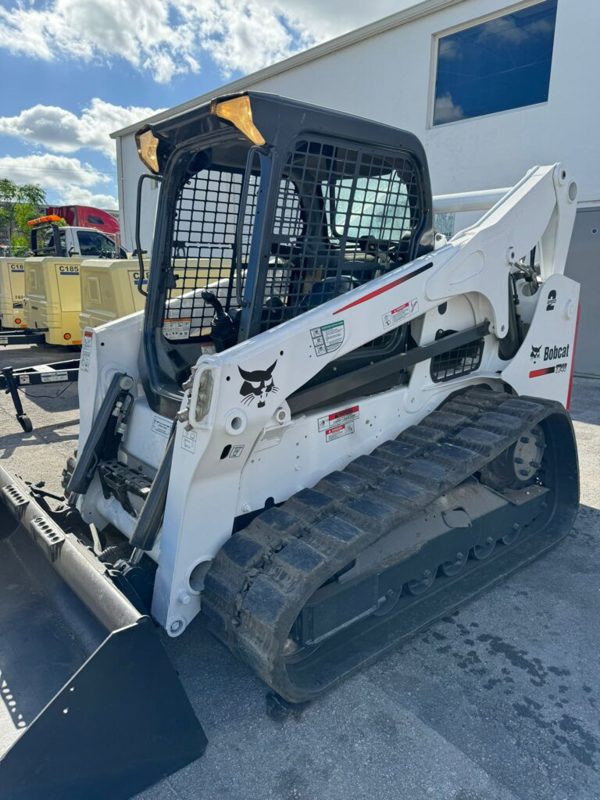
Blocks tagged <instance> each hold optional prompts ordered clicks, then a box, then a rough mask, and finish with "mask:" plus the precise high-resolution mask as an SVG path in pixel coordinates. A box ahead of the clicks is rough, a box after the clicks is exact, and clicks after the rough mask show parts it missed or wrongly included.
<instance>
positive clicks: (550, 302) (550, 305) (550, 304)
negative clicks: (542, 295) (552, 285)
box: [546, 289, 556, 311]
mask: <svg viewBox="0 0 600 800" xmlns="http://www.w3.org/2000/svg"><path fill="white" fill-rule="evenodd" d="M555 305H556V291H555V290H554V289H551V290H550V291H549V292H548V299H547V300H546V311H554V306H555Z"/></svg>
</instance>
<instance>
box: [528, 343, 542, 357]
mask: <svg viewBox="0 0 600 800" xmlns="http://www.w3.org/2000/svg"><path fill="white" fill-rule="evenodd" d="M541 349H542V345H540V346H539V347H534V346H533V345H531V353H529V358H530V359H531V360H532V361H537V360H538V358H541V355H540V351H541Z"/></svg>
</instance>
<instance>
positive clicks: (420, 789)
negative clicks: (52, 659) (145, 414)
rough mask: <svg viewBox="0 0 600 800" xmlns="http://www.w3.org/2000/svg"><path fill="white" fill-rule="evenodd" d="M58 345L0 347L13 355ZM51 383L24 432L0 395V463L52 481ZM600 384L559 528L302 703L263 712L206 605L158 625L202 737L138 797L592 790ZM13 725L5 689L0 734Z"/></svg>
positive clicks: (56, 441) (599, 755)
mask: <svg viewBox="0 0 600 800" xmlns="http://www.w3.org/2000/svg"><path fill="white" fill-rule="evenodd" d="M68 357H69V355H68V354H67V355H65V354H64V352H63V351H60V350H54V351H48V350H45V351H40V350H38V349H36V348H27V347H23V348H11V350H10V351H8V350H2V351H0V359H1V360H2V362H3V363H13V364H14V365H16V366H21V365H25V364H32V363H39V362H40V361H42V360H45V361H52V360H57V359H60V358H68ZM63 389H64V387H63ZM58 392H59V388H58V387H56V386H53V387H40V388H35V389H30V390H29V394H30V395H31V397H30V398H29V399H27V400H26V401H25V402H26V404H27V410H28V412H29V413H30V416H31V419H32V421H33V423H34V425H35V430H34V432H33V433H32V434H29V435H21V434H20V433H19V429H18V426H17V424H16V422H15V420H14V417H13V414H12V410H11V406H10V400H9V398H8V397H6V396H4V395H2V396H1V397H0V457H1V458H2V460H3V461H2V463H3V465H5V466H6V467H7V468H8V469H10V470H12V471H14V472H17V473H20V474H21V475H23V476H25V477H31V478H36V479H44V480H46V481H47V486H48V488H49V489H54V490H58V488H59V480H60V473H61V470H62V467H63V464H64V461H65V459H66V458H67V456H68V455H69V454H70V453H71V451H72V450H73V449H74V447H75V446H76V438H77V390H76V386H70V387H69V388H66V389H64V391H63V393H62V394H61V395H60V396H59V397H55V395H57V393H58ZM41 395H45V396H44V397H42V396H41ZM599 400H600V381H596V380H590V379H583V378H581V379H577V380H576V382H575V388H574V401H573V409H572V411H573V417H574V420H575V428H576V432H577V440H578V445H579V458H580V467H581V478H582V497H581V502H582V506H581V511H580V514H579V517H578V519H577V523H576V526H575V529H574V530H573V531H572V532H571V533H570V534H569V536H568V537H567V538H566V539H565V540H564V541H563V542H562V543H561V544H560V545H559V546H558V547H557V548H555V550H554V551H552V552H551V553H550V554H549V555H547V556H546V557H545V558H543V559H541V560H540V561H538V562H537V563H535V564H534V565H532V566H530V567H528V568H527V569H525V570H523V571H522V572H520V573H519V574H518V575H515V576H513V577H512V578H510V579H509V580H508V581H507V582H505V583H504V584H503V585H502V586H500V587H497V588H496V589H494V590H492V591H491V592H489V593H488V594H486V595H485V596H484V597H482V598H480V599H478V600H477V601H475V602H473V603H471V604H470V605H468V606H466V607H465V608H463V609H462V610H461V611H460V612H458V613H455V614H453V615H452V616H451V617H447V618H446V619H444V620H443V621H441V622H440V623H438V624H436V625H435V626H433V627H432V628H430V629H429V630H428V631H427V632H426V633H424V634H422V635H420V636H418V637H416V638H415V639H413V640H412V641H411V642H410V643H409V644H408V645H406V646H404V647H402V648H401V649H399V650H397V651H395V652H393V653H391V654H390V655H388V656H387V657H385V658H383V659H382V660H380V661H379V662H378V663H377V664H376V665H375V666H373V667H371V668H370V669H368V670H366V671H365V672H363V673H362V674H361V675H359V676H357V677H355V678H352V679H351V680H348V681H347V682H345V683H344V684H343V685H342V686H340V687H339V688H338V689H337V690H335V691H334V692H332V693H331V694H329V695H328V696H327V697H325V698H323V699H322V700H320V701H318V702H316V703H314V704H312V705H310V706H309V707H308V708H307V709H306V710H305V711H304V712H303V713H302V714H301V715H300V716H299V717H297V718H296V717H295V718H288V719H287V720H285V721H283V722H275V721H273V720H272V719H270V718H269V717H267V716H266V714H265V700H264V697H265V687H264V686H263V685H262V684H261V683H260V682H259V681H258V680H257V679H256V678H255V677H254V676H253V675H252V674H251V673H250V672H249V671H248V670H247V669H246V667H245V666H244V665H242V664H240V663H238V662H237V661H235V660H234V659H233V657H232V656H231V655H230V654H229V653H228V652H227V651H226V650H225V649H224V648H223V647H222V646H221V645H220V644H219V643H218V642H216V641H215V640H214V639H213V638H212V637H211V636H210V635H209V634H208V633H207V632H206V630H205V629H204V626H203V624H202V622H201V621H196V623H195V624H193V625H192V626H191V627H190V629H189V631H188V632H186V634H185V635H184V636H183V637H182V638H180V639H177V640H171V641H168V642H167V650H168V652H169V655H170V657H171V659H172V661H173V663H174V664H175V666H176V668H177V670H178V671H179V673H180V676H181V679H182V682H183V685H184V687H185V689H186V691H187V693H188V695H189V697H190V699H191V701H192V703H193V705H194V707H195V709H196V711H197V713H198V716H199V718H200V720H201V721H202V724H203V725H204V728H205V731H206V733H207V735H208V738H209V746H208V749H207V751H206V754H205V755H204V757H203V758H202V759H200V760H199V761H197V762H196V763H194V764H191V765H190V766H189V767H187V768H185V769H183V770H181V771H180V772H179V773H177V774H176V775H174V776H171V777H170V778H169V779H167V780H165V781H163V782H162V783H160V784H158V785H156V786H154V787H153V788H152V789H149V790H146V791H145V792H143V793H142V794H140V795H139V796H138V800H171V798H184V799H185V800H196V798H202V800H217V799H218V800H226V799H227V798H231V799H232V800H238V799H239V800H241V799H242V798H244V800H245V799H246V798H257V800H263V799H264V800H267V798H273V799H274V800H317V799H318V800H349V798H357V799H358V798H365V799H366V798H369V799H370V800H371V799H372V798H377V799H378V800H399V799H400V798H405V797H406V798H408V797H410V798H411V800H425V799H426V798H427V799H428V798H434V799H435V800H516V798H519V800H567V799H568V800H571V798H573V800H597V798H598V797H600V774H599V769H600V723H599V719H600V718H599V714H598V704H599V703H600V670H599V669H598V652H599V651H600V614H599V613H598V612H599V611H600V583H599V580H598V575H599V574H600V549H599V548H598V542H599V540H600V474H599V473H600V461H599V453H600V403H599ZM1 659H2V654H1V653H0V667H1ZM15 734H16V727H15V715H14V714H11V713H9V711H8V708H6V707H4V704H2V703H0V750H1V749H3V747H6V746H7V745H8V743H9V742H10V741H11V740H12V739H13V738H14V736H15ZM7 800H8V799H7ZM65 800H68V795H67V794H65ZM107 800H109V798H107Z"/></svg>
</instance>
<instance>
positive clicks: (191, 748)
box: [0, 467, 206, 800]
mask: <svg viewBox="0 0 600 800" xmlns="http://www.w3.org/2000/svg"><path fill="white" fill-rule="evenodd" d="M26 492H27V490H26V487H25V486H24V485H23V484H22V483H21V482H20V481H17V480H15V479H14V478H11V477H10V476H9V475H8V474H7V473H6V472H5V471H4V470H2V468H1V467H0V500H1V501H2V502H0V698H1V700H2V701H3V702H0V752H1V751H3V750H5V748H6V747H7V746H8V747H9V749H8V750H7V751H6V752H5V753H4V755H3V757H2V758H1V760H0V800H126V798H129V797H131V796H132V795H134V794H136V793H137V792H140V791H141V790H142V789H144V788H145V787H148V786H151V785H152V784H154V783H156V782H157V781H159V780H160V779H161V778H163V777H164V776H166V775H169V774H170V773H172V772H175V771H176V770H178V769H180V768H181V767H183V766H185V765H186V764H188V763H190V762H191V761H193V760H194V759H196V758H198V757H199V756H200V755H201V754H202V753H203V752H204V749H205V747H206V737H205V735H204V732H203V730H202V727H201V726H200V723H199V722H198V720H197V718H196V716H195V714H194V711H193V709H192V707H191V705H190V702H189V700H188V698H187V696H186V694H185V691H184V689H183V687H182V686H181V684H180V682H179V678H178V676H177V673H176V672H175V670H174V668H173V666H172V665H171V663H170V661H169V659H168V657H167V654H166V652H165V650H164V648H163V646H162V643H161V641H160V638H159V636H158V633H157V630H156V628H155V626H154V624H153V622H152V621H151V620H150V618H149V617H147V616H145V615H143V614H140V613H139V612H138V611H137V610H136V609H135V608H134V607H133V606H132V605H131V603H130V602H129V601H128V600H127V599H126V598H125V597H124V596H123V595H122V594H121V592H119V590H118V589H117V588H116V586H115V585H114V584H113V583H112V581H111V580H110V578H109V577H108V576H107V575H106V573H105V568H104V566H103V565H102V564H100V563H98V562H97V561H96V560H95V558H94V557H93V556H92V555H91V554H89V553H88V552H87V551H85V549H84V548H82V547H81V546H80V545H79V544H78V543H77V542H75V541H74V540H73V539H72V537H71V536H69V535H68V534H64V533H63V532H62V531H61V529H60V528H58V527H57V526H56V524H55V523H53V522H52V520H51V519H50V518H49V517H48V516H47V515H45V514H44V512H43V510H42V509H41V508H40V507H39V506H38V505H37V503H36V502H35V501H34V500H32V499H30V497H29V495H27V494H26ZM9 495H11V497H9ZM48 525H49V526H50V527H47V526H48ZM40 532H41V533H42V534H43V540H40V538H39V537H40ZM61 537H62V539H61Z"/></svg>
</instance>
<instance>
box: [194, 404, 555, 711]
mask: <svg viewBox="0 0 600 800" xmlns="http://www.w3.org/2000/svg"><path fill="white" fill-rule="evenodd" d="M553 413H559V414H563V415H564V413H565V412H564V409H563V407H562V406H561V405H560V404H559V403H556V402H552V401H547V400H541V399H539V398H535V399H531V398H516V397H514V396H511V395H507V394H505V393H502V392H493V391H488V390H485V389H481V388H471V389H467V390H465V391H464V392H462V393H460V394H457V395H454V397H453V398H452V399H450V400H449V401H447V402H446V403H444V404H443V405H442V406H441V407H440V408H439V409H438V410H437V411H434V412H433V413H431V414H430V415H428V416H427V417H426V418H425V419H424V420H423V421H422V422H421V423H420V424H418V425H415V426H412V427H410V428H408V429H407V430H405V431H404V432H403V433H401V434H400V435H399V436H398V437H397V438H396V439H395V440H392V441H388V442H385V443H384V444H381V445H380V446H379V447H377V448H376V449H375V450H374V451H373V452H372V453H371V454H370V455H364V456H360V457H358V458H357V459H356V460H354V461H352V462H351V463H350V464H348V466H347V467H346V468H345V469H344V470H341V471H336V472H333V473H331V474H329V475H327V476H326V477H325V478H323V479H322V480H321V481H319V483H318V484H317V485H316V486H315V487H314V488H312V489H304V490H302V491H300V492H298V494H296V495H293V496H292V497H291V498H290V499H289V500H287V501H286V502H285V503H283V504H282V505H281V506H279V507H273V508H271V509H269V510H267V511H265V512H264V513H262V514H261V515H260V516H259V517H257V518H255V519H254V520H253V521H252V522H251V523H250V525H248V527H246V528H245V529H244V530H242V531H241V532H239V533H237V534H235V535H234V536H232V537H231V538H230V539H229V540H228V541H227V542H226V543H225V545H224V546H223V548H222V549H221V551H220V552H219V553H218V554H217V556H216V558H215V559H214V561H213V564H212V565H211V568H210V570H209V572H208V575H207V578H206V583H205V589H204V593H203V602H202V607H203V612H204V613H205V615H206V616H207V618H208V620H209V623H210V627H211V630H212V631H213V633H215V635H217V636H218V638H220V639H221V640H222V641H223V642H224V643H225V644H226V645H227V646H228V647H229V648H230V650H231V651H232V652H233V653H235V654H236V655H237V656H239V657H240V658H242V659H243V660H244V661H246V662H247V663H248V664H249V665H250V666H251V667H252V669H253V670H254V671H255V672H256V673H257V674H258V675H259V676H260V677H261V678H262V679H263V680H264V681H265V683H267V684H268V685H269V686H271V687H272V688H273V689H274V690H275V691H277V692H278V693H280V694H281V695H282V696H283V697H286V698H287V699H288V700H291V701H293V702H301V701H303V700H307V699H311V698H312V697H314V696H316V695H317V694H319V693H320V692H321V691H323V690H325V689H327V688H329V687H328V686H323V687H314V691H312V692H310V694H307V693H306V692H305V691H302V692H300V691H299V690H298V688H297V687H295V686H293V685H292V684H291V683H290V681H289V678H288V676H287V672H286V670H285V669H284V667H283V665H282V657H281V649H282V646H283V643H284V642H285V640H286V638H287V637H288V635H289V632H290V629H291V627H292V625H293V623H294V621H295V620H296V618H297V616H298V614H299V613H300V611H301V609H302V608H303V606H304V605H305V603H306V602H307V600H308V599H309V598H310V597H311V596H312V595H313V594H314V592H315V591H316V590H317V589H318V588H319V587H320V586H322V585H323V584H324V583H325V581H327V580H328V579H329V578H331V577H332V576H333V575H335V573H336V572H338V571H339V570H341V569H343V568H344V567H345V566H347V564H349V563H350V562H351V561H352V560H353V558H355V557H356V555H357V554H358V553H359V552H360V551H362V550H363V549H365V548H366V547H368V546H369V545H371V544H373V542H375V541H377V540H378V539H379V538H380V537H382V536H384V535H385V534H386V533H388V532H389V531H390V530H392V529H393V528H395V527H396V526H397V525H399V524H400V523H403V522H406V521H407V520H408V519H410V518H411V517H413V516H414V515H415V513H416V512H418V511H420V510H422V509H425V508H426V507H427V506H428V505H429V504H430V503H432V502H433V501H434V500H435V499H436V498H437V497H439V496H440V495H442V494H444V493H445V492H447V491H449V490H450V489H451V488H453V487H455V486H457V485H458V484H460V483H462V482H463V481H464V480H466V479H467V478H468V477H469V476H471V475H472V474H473V473H475V472H477V471H478V470H480V469H481V468H482V467H483V466H484V465H485V464H486V463H488V462H489V461H491V460H493V459H494V458H496V456H498V455H499V454H500V453H501V452H502V451H504V450H505V449H506V448H507V447H509V446H510V445H511V444H512V443H513V442H515V441H516V440H517V439H518V438H519V436H520V435H522V434H523V433H525V432H527V431H529V430H531V428H533V427H534V426H535V425H537V424H538V423H539V422H541V421H542V420H543V419H544V418H545V417H547V416H549V415H550V414H553Z"/></svg>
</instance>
